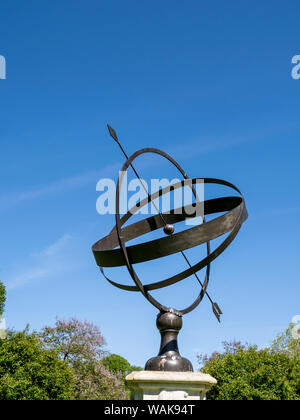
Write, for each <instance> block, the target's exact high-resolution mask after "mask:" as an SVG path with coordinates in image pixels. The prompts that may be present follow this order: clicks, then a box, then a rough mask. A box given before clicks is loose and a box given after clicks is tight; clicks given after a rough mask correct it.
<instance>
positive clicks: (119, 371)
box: [102, 354, 131, 378]
mask: <svg viewBox="0 0 300 420" xmlns="http://www.w3.org/2000/svg"><path fill="white" fill-rule="evenodd" d="M102 363H103V365H104V366H105V367H106V368H107V369H108V370H109V371H110V372H112V373H114V374H115V375H116V376H121V377H122V378H125V376H126V375H127V374H128V373H129V372H131V366H130V363H129V362H128V361H127V360H126V359H124V357H122V356H119V355H118V354H110V355H109V356H106V357H104V358H103V359H102Z"/></svg>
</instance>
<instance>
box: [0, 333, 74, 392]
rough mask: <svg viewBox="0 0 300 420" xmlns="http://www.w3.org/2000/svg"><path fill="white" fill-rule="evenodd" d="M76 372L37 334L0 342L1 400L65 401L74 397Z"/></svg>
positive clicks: (10, 335) (9, 337) (14, 335)
mask: <svg viewBox="0 0 300 420" xmlns="http://www.w3.org/2000/svg"><path fill="white" fill-rule="evenodd" d="M73 379H74V377H73V371H72V369H71V368H70V367H69V366H68V365H67V364H66V363H65V362H63V361H61V360H59V359H58V357H57V353H56V352H55V351H49V350H45V349H44V348H42V346H41V342H40V340H39V339H38V338H37V337H36V336H35V335H34V334H27V333H26V332H19V333H11V334H9V336H8V337H6V338H4V339H2V340H0V400H64V399H70V398H71V397H72V389H73V383H74V382H73Z"/></svg>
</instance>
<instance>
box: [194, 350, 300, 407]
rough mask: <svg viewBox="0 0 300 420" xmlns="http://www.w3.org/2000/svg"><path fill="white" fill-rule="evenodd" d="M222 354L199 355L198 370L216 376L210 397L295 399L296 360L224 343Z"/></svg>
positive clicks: (299, 372)
mask: <svg viewBox="0 0 300 420" xmlns="http://www.w3.org/2000/svg"><path fill="white" fill-rule="evenodd" d="M226 344H227V347H226V346H225V348H224V352H223V353H217V352H215V353H213V354H212V355H211V357H209V358H207V357H202V356H199V361H200V362H203V361H204V362H205V365H204V367H203V368H202V369H201V370H202V371H203V372H204V373H209V374H210V375H212V376H213V377H214V378H216V379H217V381H218V383H217V385H215V386H213V387H212V389H211V390H210V391H209V393H208V394H207V398H208V399H211V400H299V399H300V360H299V359H297V358H291V357H289V356H287V355H286V354H282V353H271V352H270V351H269V350H268V349H265V350H258V349H257V347H256V346H242V345H241V344H240V343H233V344H232V345H230V343H226Z"/></svg>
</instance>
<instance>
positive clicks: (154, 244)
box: [92, 125, 248, 372]
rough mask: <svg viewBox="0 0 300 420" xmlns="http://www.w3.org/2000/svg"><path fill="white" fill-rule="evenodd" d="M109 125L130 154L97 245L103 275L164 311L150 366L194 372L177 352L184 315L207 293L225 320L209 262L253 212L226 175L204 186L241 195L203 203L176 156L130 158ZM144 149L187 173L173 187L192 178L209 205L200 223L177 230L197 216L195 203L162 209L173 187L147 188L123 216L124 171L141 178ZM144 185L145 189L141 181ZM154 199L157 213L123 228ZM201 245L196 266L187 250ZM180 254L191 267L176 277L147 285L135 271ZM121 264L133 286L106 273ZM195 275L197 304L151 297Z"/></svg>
mask: <svg viewBox="0 0 300 420" xmlns="http://www.w3.org/2000/svg"><path fill="white" fill-rule="evenodd" d="M108 129H109V133H110V135H111V137H112V138H113V139H114V140H115V141H116V142H117V144H118V145H119V147H120V148H121V150H122V152H123V154H124V155H125V157H126V162H125V163H124V165H123V167H122V169H121V171H120V175H119V179H118V183H117V188H116V215H115V218H116V225H115V227H114V228H113V229H112V230H111V232H110V233H109V234H108V235H107V236H105V237H104V238H102V239H100V240H99V241H98V242H96V243H95V244H94V245H93V247H92V250H93V253H94V256H95V259H96V262H97V265H98V266H99V267H100V270H101V272H102V274H103V275H104V277H105V278H106V280H107V281H108V282H109V283H110V284H112V285H113V286H115V287H117V288H119V289H123V290H127V291H131V292H141V293H142V295H143V296H144V297H145V298H146V299H147V300H148V301H149V302H150V303H151V304H152V305H153V306H155V307H156V308H157V309H158V310H159V314H158V315H157V321H156V325H157V328H158V329H159V331H160V333H161V346H160V351H159V354H158V356H157V357H153V358H151V359H150V360H148V362H147V363H146V366H145V370H152V371H177V372H187V371H191V372H192V371H193V367H192V364H191V362H190V361H189V360H187V359H185V358H183V357H181V356H180V353H179V350H178V344H177V335H178V333H179V330H180V329H181V327H182V316H183V315H185V314H187V313H189V312H191V311H192V310H193V309H195V308H196V307H197V306H198V305H199V304H200V302H201V301H202V299H203V297H204V296H205V295H206V296H207V297H208V298H209V300H210V302H211V304H212V309H213V312H214V314H215V316H216V317H217V319H218V321H219V322H220V315H221V314H222V312H221V310H220V308H219V306H218V304H217V303H216V302H214V301H213V300H212V299H211V297H210V296H209V294H208V292H207V287H208V284H209V275H210V264H211V262H212V261H213V260H215V259H216V258H217V257H218V256H219V255H220V254H221V253H222V252H223V251H224V250H225V249H226V248H227V247H228V245H229V244H230V243H231V242H232V241H233V239H234V238H235V237H236V235H237V233H238V231H239V230H240V228H241V225H242V223H243V222H244V221H245V220H246V218H247V216H248V215H247V210H246V205H245V201H244V198H243V196H242V194H241V192H240V190H239V189H238V188H237V187H236V186H234V185H233V184H231V183H230V182H228V181H223V180H221V179H214V178H201V182H203V183H204V184H219V185H223V186H225V187H229V188H231V189H233V190H234V191H235V192H236V193H238V194H239V195H238V196H227V197H220V198H215V199H210V200H206V201H204V203H203V202H202V203H200V202H199V200H198V198H197V194H196V191H195V188H194V185H195V184H196V183H197V180H200V178H193V179H190V178H188V176H187V174H186V172H185V171H184V170H183V169H182V168H181V166H180V165H179V164H178V163H177V162H176V161H175V160H174V159H173V158H172V157H171V156H169V155H168V154H167V153H165V152H163V151H161V150H158V149H154V148H145V149H141V150H138V151H136V152H135V153H133V154H132V155H131V156H130V157H128V156H127V154H126V152H125V151H124V149H123V147H122V146H121V144H120V141H119V139H118V137H117V134H116V132H115V130H114V129H113V128H112V127H110V126H109V125H108ZM145 153H151V154H156V155H160V156H163V157H164V158H165V159H167V160H168V161H169V162H171V163H172V164H173V165H174V166H175V167H176V168H177V169H178V171H179V172H180V174H181V175H182V177H183V180H182V181H180V182H178V183H176V184H173V185H172V188H173V190H175V189H177V188H182V187H183V185H184V181H186V180H189V183H190V185H191V188H192V190H193V194H194V196H195V199H196V203H195V206H196V207H197V206H198V205H201V204H202V205H203V204H204V210H203V223H201V224H197V225H195V226H193V227H191V228H188V229H186V230H184V231H180V232H177V233H176V231H175V228H174V225H175V224H176V223H179V222H182V221H184V220H185V219H187V218H188V217H193V215H191V211H190V210H191V209H190V208H189V207H190V206H191V205H186V206H183V207H182V208H181V209H173V210H170V211H169V212H164V213H161V212H160V211H159V210H158V208H157V207H156V205H155V203H154V200H155V199H156V198H157V197H159V196H162V195H163V194H166V193H167V192H169V191H170V187H166V188H163V189H161V190H159V191H157V192H154V193H152V194H151V195H150V194H149V193H148V192H147V190H145V192H146V198H145V199H143V200H141V201H140V203H138V204H137V205H136V206H135V208H132V209H130V210H129V211H128V212H127V214H125V215H124V216H122V217H121V215H120V188H121V185H122V180H123V177H124V174H125V172H126V171H127V170H128V169H129V167H131V169H132V170H133V171H134V173H135V175H136V176H137V178H138V179H139V180H140V181H141V179H140V177H139V175H138V173H137V172H136V170H135V168H134V166H133V161H134V160H135V159H136V158H137V157H138V156H140V155H142V154H145ZM141 185H142V186H143V187H144V184H143V183H142V181H141ZM144 188H145V187H144ZM150 202H151V203H152V204H153V205H154V207H155V208H156V210H157V214H155V215H152V216H150V217H148V218H146V219H144V220H141V221H138V222H136V223H133V224H131V225H128V226H126V227H123V225H124V224H125V223H126V222H127V221H128V220H129V219H130V217H131V216H132V215H133V214H134V213H135V212H137V210H138V209H140V208H141V207H143V206H145V205H147V204H148V203H150ZM178 210H180V211H178ZM214 213H222V215H221V216H218V217H216V218H215V219H213V220H210V221H207V222H206V221H205V216H207V215H211V214H214ZM196 214H197V212H194V215H196ZM157 229H162V232H163V237H161V238H160V239H155V240H151V241H148V242H144V243H141V244H138V245H131V246H126V243H127V242H128V241H130V240H132V239H135V238H138V237H140V236H141V235H144V234H146V233H149V232H152V231H155V230H157ZM224 234H228V235H227V236H226V238H225V239H224V240H223V242H222V243H221V244H219V245H218V246H217V248H216V249H215V250H214V251H211V247H210V241H211V240H213V239H216V238H218V237H220V236H222V235H224ZM200 244H205V245H206V251H207V255H206V257H205V258H203V259H202V260H201V261H199V262H198V263H197V264H194V265H192V264H191V263H190V262H189V260H188V258H187V257H186V255H185V253H184V251H185V250H186V249H190V248H193V247H195V246H197V245H200ZM175 253H181V254H182V255H183V257H184V259H185V261H186V263H187V265H188V268H187V269H186V270H184V271H182V272H180V273H178V274H176V275H173V276H172V277H169V278H167V279H164V280H160V281H156V282H154V283H150V284H146V285H144V284H143V283H142V281H141V280H140V278H139V276H138V275H137V273H136V271H135V269H134V264H137V263H141V262H145V261H150V260H154V259H157V258H161V257H166V256H168V255H172V254H175ZM120 266H125V267H127V269H128V272H129V274H130V276H131V278H132V280H133V282H134V285H124V284H119V283H117V282H115V281H113V280H111V279H109V278H108V277H107V275H106V274H105V273H104V267H120ZM203 268H205V269H206V273H205V279H204V282H203V283H202V282H201V281H200V279H199V277H198V275H197V272H198V271H199V270H201V269H203ZM192 275H194V276H195V277H196V279H197V281H198V282H199V283H200V286H201V290H200V293H199V295H198V296H197V297H196V299H195V300H194V302H193V303H192V304H191V305H190V306H188V307H186V308H183V309H175V308H168V307H166V306H164V305H162V304H161V303H160V302H158V301H157V300H156V299H155V298H154V297H153V296H152V295H151V291H153V290H157V289H161V288H164V287H167V286H170V285H172V284H175V283H178V282H180V281H182V280H184V279H186V278H187V277H189V276H192Z"/></svg>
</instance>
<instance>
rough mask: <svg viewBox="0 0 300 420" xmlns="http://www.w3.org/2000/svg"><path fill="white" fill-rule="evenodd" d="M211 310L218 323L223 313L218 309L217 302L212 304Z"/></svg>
mask: <svg viewBox="0 0 300 420" xmlns="http://www.w3.org/2000/svg"><path fill="white" fill-rule="evenodd" d="M212 310H213V313H214V314H215V317H216V318H217V320H218V321H219V322H221V315H222V314H223V312H222V311H221V309H220V308H219V305H218V304H217V302H213V303H212Z"/></svg>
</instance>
